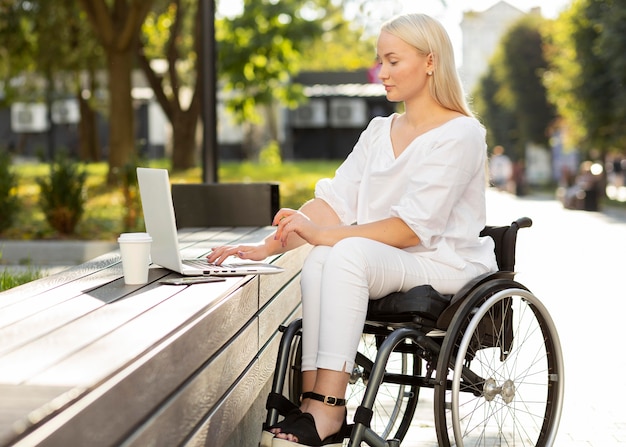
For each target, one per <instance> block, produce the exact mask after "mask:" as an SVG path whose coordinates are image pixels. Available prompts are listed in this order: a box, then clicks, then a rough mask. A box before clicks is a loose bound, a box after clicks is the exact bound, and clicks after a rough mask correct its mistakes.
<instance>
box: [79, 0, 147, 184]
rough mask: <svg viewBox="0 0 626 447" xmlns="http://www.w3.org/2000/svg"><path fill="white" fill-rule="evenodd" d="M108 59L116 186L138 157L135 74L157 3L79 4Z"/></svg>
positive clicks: (84, 0) (94, 0)
mask: <svg viewBox="0 0 626 447" xmlns="http://www.w3.org/2000/svg"><path fill="white" fill-rule="evenodd" d="M79 1H80V5H81V7H82V8H83V10H84V11H85V12H86V14H87V17H88V19H89V21H90V23H91V25H92V26H93V29H94V31H95V33H96V35H97V36H98V38H99V40H100V42H101V44H102V46H103V48H104V51H105V54H106V58H107V74H108V81H109V89H108V91H109V175H108V182H109V183H113V182H115V181H116V177H117V176H118V174H119V170H120V169H121V168H122V167H123V166H124V165H126V164H127V163H128V162H129V161H130V160H131V159H132V158H133V155H134V154H135V137H134V131H135V129H134V118H133V106H132V95H131V90H132V85H131V70H132V68H133V65H134V62H135V55H136V46H137V41H138V38H139V33H140V31H141V26H142V24H143V22H144V20H145V18H146V16H147V15H148V13H149V11H150V8H151V7H152V4H153V0H113V1H107V0H79Z"/></svg>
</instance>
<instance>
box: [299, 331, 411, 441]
mask: <svg viewBox="0 0 626 447" xmlns="http://www.w3.org/2000/svg"><path fill="white" fill-rule="evenodd" d="M376 337H377V336H375V335H372V334H363V335H362V336H361V342H360V343H359V348H358V352H357V356H356V359H355V365H354V368H353V370H352V373H351V374H350V381H349V382H348V389H347V391H346V400H347V409H348V421H351V420H352V418H353V417H354V413H355V411H356V409H357V407H358V406H359V405H361V402H362V400H363V395H364V394H365V390H366V388H367V385H368V383H369V377H370V373H371V371H372V368H373V366H374V360H375V359H376V354H377V352H378V351H377V344H376ZM301 341H302V339H301V337H298V339H297V343H296V344H297V346H295V347H294V349H293V351H292V359H293V361H292V363H291V364H292V365H294V366H292V367H291V368H290V373H289V377H288V380H289V381H290V387H289V389H290V399H291V400H292V401H294V402H297V401H298V399H299V396H300V394H301V393H302V379H301V377H302V374H301V371H300V359H301V358H302V344H301ZM402 350H403V351H405V350H404V349H402ZM421 371H422V361H421V359H420V358H419V357H418V356H417V355H415V354H414V353H411V352H393V353H392V354H391V356H390V358H389V360H388V362H387V368H386V374H388V375H389V374H390V375H393V376H396V377H397V376H400V375H404V376H413V377H414V376H417V375H420V374H421ZM418 399H419V387H418V386H415V385H407V384H396V383H391V382H387V381H386V380H383V383H381V385H380V388H379V390H378V393H377V394H376V401H375V403H374V407H373V417H372V421H371V428H372V430H374V431H375V432H376V433H377V434H378V435H379V436H381V437H382V438H389V437H391V438H395V439H400V440H401V439H403V438H404V436H405V435H406V432H407V430H408V429H409V425H410V423H411V419H412V418H413V414H414V413H415V407H416V406H417V401H418ZM390 434H392V436H389V435H390Z"/></svg>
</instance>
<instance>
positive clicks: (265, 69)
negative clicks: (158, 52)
mask: <svg viewBox="0 0 626 447" xmlns="http://www.w3.org/2000/svg"><path fill="white" fill-rule="evenodd" d="M243 4H244V9H243V13H242V14H241V15H240V16H238V17H234V18H229V19H222V20H219V21H218V23H217V26H216V33H217V36H216V38H217V42H218V54H219V65H218V67H219V72H220V75H221V79H222V80H223V82H224V88H225V90H226V92H227V93H228V94H229V100H228V105H229V106H230V107H231V108H232V110H234V111H235V113H236V115H237V117H238V118H239V120H240V121H242V122H243V121H258V120H259V115H258V113H257V110H256V106H257V105H259V104H270V103H272V102H273V101H274V100H277V101H279V102H280V103H282V104H285V105H289V106H295V105H296V104H297V103H298V102H299V101H301V100H302V95H301V93H302V92H301V89H299V88H297V86H294V85H293V84H291V83H290V80H291V76H292V75H294V74H296V73H298V71H300V69H301V66H302V53H303V51H304V49H305V48H306V47H307V46H308V45H310V44H311V43H312V42H313V41H314V39H315V38H316V37H317V36H319V35H320V34H321V32H322V27H321V22H320V18H321V17H323V9H322V8H321V5H320V6H316V7H314V6H313V5H314V4H313V3H311V2H309V3H308V4H305V6H306V7H307V8H312V9H311V10H310V11H309V12H308V13H309V14H310V16H311V17H310V18H309V17H308V16H307V17H305V15H304V14H303V9H304V8H303V3H302V2H300V1H298V0H283V1H280V2H276V1H271V0H244V2H243Z"/></svg>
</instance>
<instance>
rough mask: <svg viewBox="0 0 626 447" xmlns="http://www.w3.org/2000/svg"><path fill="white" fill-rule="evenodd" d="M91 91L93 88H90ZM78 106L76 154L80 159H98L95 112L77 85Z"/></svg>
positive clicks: (98, 147) (98, 146) (98, 149)
mask: <svg viewBox="0 0 626 447" xmlns="http://www.w3.org/2000/svg"><path fill="white" fill-rule="evenodd" d="M91 91H92V92H93V91H94V89H93V88H92V90H91ZM76 98H77V99H78V107H79V109H80V121H79V122H78V156H79V157H80V159H81V160H82V161H100V154H101V151H100V149H101V148H100V140H99V138H98V125H97V121H96V112H95V111H94V110H93V109H92V108H91V106H90V105H89V101H88V100H86V99H85V98H83V96H82V94H81V87H80V85H79V87H78V91H77V92H76Z"/></svg>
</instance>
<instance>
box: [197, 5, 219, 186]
mask: <svg viewBox="0 0 626 447" xmlns="http://www.w3.org/2000/svg"><path fill="white" fill-rule="evenodd" d="M200 9H201V14H202V26H200V30H201V31H200V32H201V39H202V45H201V48H202V57H201V58H200V60H201V67H200V76H202V79H201V85H202V86H203V89H202V181H203V182H204V183H214V182H217V181H218V178H217V163H218V147H217V70H216V61H217V53H216V45H215V0H202V2H201V4H200Z"/></svg>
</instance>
